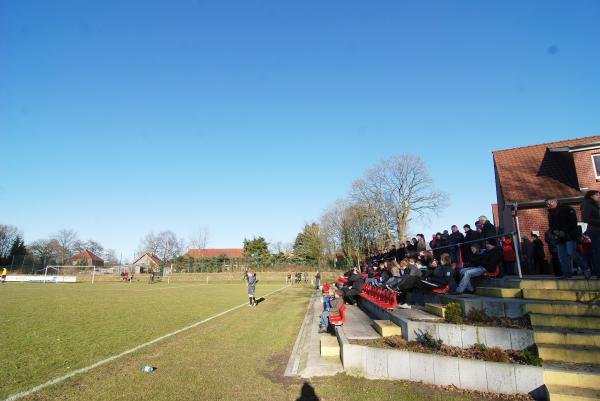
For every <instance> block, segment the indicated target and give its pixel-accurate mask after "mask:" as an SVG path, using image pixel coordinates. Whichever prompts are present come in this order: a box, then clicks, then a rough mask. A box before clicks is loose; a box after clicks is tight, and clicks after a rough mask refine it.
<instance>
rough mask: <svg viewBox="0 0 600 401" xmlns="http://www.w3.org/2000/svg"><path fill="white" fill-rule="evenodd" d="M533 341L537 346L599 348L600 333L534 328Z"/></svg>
mask: <svg viewBox="0 0 600 401" xmlns="http://www.w3.org/2000/svg"><path fill="white" fill-rule="evenodd" d="M533 339H534V341H535V342H536V343H537V344H554V345H580V346H590V347H597V348H600V331H594V330H577V329H561V328H556V327H536V328H535V330H534V332H533Z"/></svg>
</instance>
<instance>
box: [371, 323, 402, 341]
mask: <svg viewBox="0 0 600 401" xmlns="http://www.w3.org/2000/svg"><path fill="white" fill-rule="evenodd" d="M373 327H374V328H375V331H376V332H377V333H379V335H381V336H382V337H390V336H401V335H402V328H401V327H400V326H398V325H397V324H396V323H394V322H392V321H391V320H373Z"/></svg>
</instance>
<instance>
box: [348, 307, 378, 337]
mask: <svg viewBox="0 0 600 401" xmlns="http://www.w3.org/2000/svg"><path fill="white" fill-rule="evenodd" d="M371 323H372V320H371V318H370V317H369V316H367V314H366V313H365V312H363V311H362V310H360V308H359V307H358V306H356V305H348V306H347V309H346V322H344V333H345V334H346V336H347V337H348V339H349V340H373V339H376V338H380V337H381V336H380V335H379V334H378V333H377V332H376V331H375V329H374V328H373V326H372V325H371Z"/></svg>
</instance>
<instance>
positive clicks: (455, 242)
mask: <svg viewBox="0 0 600 401" xmlns="http://www.w3.org/2000/svg"><path fill="white" fill-rule="evenodd" d="M451 230H452V233H451V234H450V235H449V236H448V245H449V246H450V247H451V248H450V258H451V259H452V263H456V264H458V263H460V254H459V253H460V248H459V244H461V243H462V242H463V241H464V240H465V236H464V235H463V234H462V233H461V232H460V231H458V227H457V226H452V227H451Z"/></svg>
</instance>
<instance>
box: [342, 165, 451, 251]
mask: <svg viewBox="0 0 600 401" xmlns="http://www.w3.org/2000/svg"><path fill="white" fill-rule="evenodd" d="M352 196H353V198H354V199H355V200H357V201H359V202H360V204H362V205H363V206H365V207H366V209H367V211H368V213H369V214H370V215H372V216H373V217H374V218H375V219H376V221H377V226H378V227H379V228H380V229H383V234H384V236H385V237H388V238H386V242H387V241H388V240H391V239H395V240H398V241H404V238H405V235H406V230H407V227H408V226H409V224H410V223H411V221H413V219H414V218H415V217H416V218H419V219H423V218H425V217H427V216H428V215H430V214H431V213H434V214H437V213H439V211H440V210H441V209H442V208H443V207H444V206H445V204H446V199H447V198H448V195H447V194H446V193H444V192H440V191H438V190H436V188H435V185H434V182H433V179H432V178H431V176H430V175H429V173H428V171H427V167H426V166H425V163H423V160H422V159H421V158H420V157H419V156H414V155H409V154H404V155H400V156H392V157H391V158H389V159H387V160H382V161H381V162H379V163H378V164H377V165H375V166H374V167H372V168H370V169H369V170H367V172H366V175H365V178H364V179H363V180H358V181H356V182H355V183H354V185H353V191H352ZM386 245H387V243H386Z"/></svg>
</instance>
